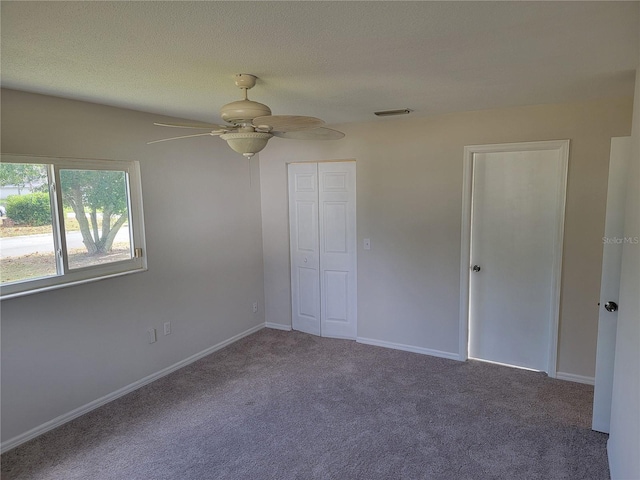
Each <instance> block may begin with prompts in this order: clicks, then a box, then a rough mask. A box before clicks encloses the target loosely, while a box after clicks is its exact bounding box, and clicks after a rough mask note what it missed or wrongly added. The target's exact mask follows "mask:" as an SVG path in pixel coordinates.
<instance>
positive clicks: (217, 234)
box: [1, 90, 264, 442]
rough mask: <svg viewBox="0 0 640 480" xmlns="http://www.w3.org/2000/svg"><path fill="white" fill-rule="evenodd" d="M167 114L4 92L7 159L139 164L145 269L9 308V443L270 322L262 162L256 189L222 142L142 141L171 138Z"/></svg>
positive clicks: (5, 346)
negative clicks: (166, 326)
mask: <svg viewBox="0 0 640 480" xmlns="http://www.w3.org/2000/svg"><path fill="white" fill-rule="evenodd" d="M158 120H164V121H168V120H170V119H169V118H166V117H164V118H162V117H159V116H157V115H151V114H147V113H141V112H135V111H130V110H123V109H118V108H112V107H106V106H101V105H96V104H90V103H84V102H77V101H70V100H64V99H59V98H54V97H47V96H41V95H33V94H28V93H23V92H17V91H11V90H3V91H2V151H3V152H4V153H26V154H39V155H50V156H67V157H88V158H104V159H123V160H139V161H140V165H141V171H142V190H143V196H144V213H145V223H146V237H147V256H148V265H149V270H148V271H147V272H144V273H138V274H133V275H128V276H124V277H119V278H114V279H109V280H102V281H99V282H95V283H91V284H86V285H82V286H76V287H69V288H63V289H61V290H56V291H51V292H47V293H39V294H34V295H29V296H26V297H22V298H18V299H12V300H5V301H2V304H1V308H2V441H3V442H6V441H8V440H10V439H12V438H14V437H16V436H17V435H20V434H22V433H24V432H25V431H27V430H29V429H31V428H33V427H36V426H39V425H41V424H43V423H44V422H47V421H49V420H52V419H54V418H55V417H57V416H59V415H62V414H65V413H67V412H69V411H71V410H73V409H75V408H78V407H81V406H83V405H85V404H87V403H89V402H91V401H93V400H95V399H98V398H100V397H102V396H104V395H107V394H109V393H111V392H113V391H115V390H117V389H119V388H122V387H124V386H127V385H129V384H131V383H133V382H135V381H137V380H139V379H141V378H143V377H145V376H147V375H150V374H153V373H155V372H157V371H159V370H161V369H163V368H165V367H168V366H170V365H172V364H174V363H176V362H178V361H180V360H183V359H185V358H187V357H189V356H191V355H193V354H196V353H198V352H200V351H202V350H204V349H206V348H208V347H210V346H212V345H216V344H218V343H220V342H222V341H225V340H227V339H229V338H231V337H233V336H234V335H237V334H239V333H241V332H244V331H246V330H248V329H250V328H251V327H254V326H257V325H260V324H262V323H263V322H264V316H263V313H262V312H263V310H262V305H263V304H264V301H263V283H262V282H263V271H262V238H261V224H260V189H259V181H258V180H259V167H258V161H257V159H255V160H253V161H252V162H251V176H252V178H253V181H252V183H251V185H250V172H249V166H248V161H247V160H246V159H244V158H243V157H241V156H240V155H238V154H236V153H234V152H232V151H231V150H230V149H229V148H228V147H227V146H226V144H225V143H224V142H222V141H219V139H212V138H210V137H202V138H193V139H189V140H182V141H180V140H178V141H175V142H169V143H162V144H156V145H146V144H145V142H147V141H149V140H154V139H158V138H163V137H168V136H173V134H175V131H173V130H171V129H162V128H160V127H155V126H153V125H152V122H154V121H158ZM253 301H258V302H259V305H260V310H259V312H258V313H257V314H253V313H252V310H251V304H252V302H253ZM165 321H171V323H172V327H173V332H172V334H171V335H170V336H167V337H165V336H163V335H162V333H161V331H162V325H163V323H164V322H165ZM149 327H155V328H157V329H159V336H158V342H157V343H155V344H151V345H150V344H148V343H147V336H146V330H147V328H149Z"/></svg>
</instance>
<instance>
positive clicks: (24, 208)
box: [0, 155, 146, 299]
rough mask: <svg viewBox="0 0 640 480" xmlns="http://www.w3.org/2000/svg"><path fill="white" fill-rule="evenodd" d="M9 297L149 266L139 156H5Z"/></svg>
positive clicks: (0, 230) (2, 286)
mask: <svg viewBox="0 0 640 480" xmlns="http://www.w3.org/2000/svg"><path fill="white" fill-rule="evenodd" d="M0 206H2V208H0V213H2V214H3V217H2V226H1V227H0V295H1V296H2V298H3V299H5V298H12V297H16V296H19V295H25V294H28V293H34V292H38V291H44V290H50V289H52V288H59V287H63V286H68V285H74V284H78V283H84V282H87V281H93V280H97V279H100V278H106V277H112V276H116V275H123V274H126V273H132V272H136V271H143V270H146V258H145V256H144V255H143V253H144V251H145V248H144V226H143V216H142V191H141V186H140V167H139V164H138V162H124V161H115V160H81V159H69V158H50V157H33V156H24V155H2V162H1V163H0Z"/></svg>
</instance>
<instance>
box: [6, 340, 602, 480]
mask: <svg viewBox="0 0 640 480" xmlns="http://www.w3.org/2000/svg"><path fill="white" fill-rule="evenodd" d="M592 401H593V387H590V386H587V385H581V384H577V383H570V382H563V381H560V380H554V379H550V378H548V377H547V376H546V375H544V374H541V373H535V372H529V371H523V370H517V369H512V368H507V367H502V366H498V365H492V364H486V363H480V362H475V361H469V362H465V363H461V362H456V361H453V360H445V359H440V358H434V357H429V356H425V355H418V354H413V353H408V352H402V351H397V350H389V349H385V348H380V347H373V346H369V345H361V344H358V343H355V342H353V341H347V340H335V339H326V338H319V337H314V336H311V335H306V334H303V333H299V332H281V331H276V330H261V331H260V332H257V333H255V334H253V335H251V336H249V337H246V338H244V339H242V340H240V341H239V342H236V343H235V344H233V345H231V346H229V347H227V348H225V349H223V350H220V351H218V352H216V353H214V354H212V355H210V356H208V357H206V358H203V359H201V360H199V361H198V362H196V363H193V364H191V365H189V366H187V367H185V368H183V369H181V370H179V371H177V372H174V373H172V374H171V375H168V376H166V377H164V378H162V379H160V380H158V381H156V382H154V383H152V384H149V385H147V386H145V387H143V388H141V389H138V390H136V391H135V392H132V393H130V394H128V395H126V396H124V397H121V398H119V399H117V400H115V401H113V402H111V403H109V404H107V405H105V406H103V407H101V408H99V409H96V410H94V411H92V412H90V413H88V414H86V415H84V416H82V417H80V418H78V419H76V420H74V421H72V422H69V423H67V424H65V425H63V426H61V427H59V428H57V429H55V430H52V431H51V432H48V433H46V434H44V435H42V436H40V437H38V438H36V439H34V440H32V441H30V442H27V443H25V444H23V445H21V446H19V447H17V448H15V449H13V450H11V451H9V452H7V453H5V454H4V455H3V456H2V467H1V471H2V479H4V480H13V479H16V480H17V479H31V480H45V479H46V480H51V479H64V480H72V479H82V480H88V479H109V480H110V479H118V480H143V479H144V480H151V479H152V480H162V479H171V480H191V479H194V480H195V479H197V480H200V479H251V480H253V479H255V480H267V479H301V480H302V479H304V480H312V479H336V480H348V479H362V480H376V479H385V480H387V479H447V480H455V479H474V480H477V479H509V480H513V479H544V480H551V479H564V480H567V479H580V480H585V479H597V480H603V479H608V478H609V470H608V465H607V455H606V440H607V435H604V434H600V433H596V432H593V431H591V430H590V422H591V405H592Z"/></svg>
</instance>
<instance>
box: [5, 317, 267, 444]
mask: <svg viewBox="0 0 640 480" xmlns="http://www.w3.org/2000/svg"><path fill="white" fill-rule="evenodd" d="M264 327H265V325H264V324H260V325H256V326H255V327H252V328H250V329H248V330H245V331H244V332H242V333H239V334H238V335H234V336H233V337H231V338H229V339H227V340H225V341H223V342H220V343H218V344H216V345H214V346H212V347H209V348H207V349H205V350H202V351H201V352H199V353H196V354H195V355H191V356H190V357H188V358H185V359H184V360H181V361H179V362H178V363H174V364H173V365H171V366H169V367H167V368H163V369H162V370H160V371H158V372H156V373H152V374H151V375H147V376H146V377H144V378H141V379H140V380H138V381H136V382H133V383H131V384H129V385H127V386H126V387H122V388H120V389H118V390H116V391H115V392H111V393H109V394H107V395H105V396H104V397H101V398H98V399H96V400H94V401H92V402H89V403H87V404H86V405H83V406H81V407H78V408H76V409H74V410H71V411H70V412H68V413H65V414H62V415H60V416H58V417H56V418H54V419H53V420H49V421H48V422H45V423H43V424H42V425H39V426H37V427H35V428H32V429H31V430H29V431H27V432H24V433H22V434H20V435H18V436H16V437H13V438H11V439H9V440H7V441H6V442H2V444H0V452H1V453H4V452H6V451H8V450H11V449H12V448H15V447H17V446H18V445H20V444H22V443H24V442H27V441H29V440H31V439H33V438H36V437H37V436H39V435H42V434H43V433H45V432H48V431H49V430H53V429H54V428H56V427H59V426H60V425H62V424H64V423H67V422H70V421H71V420H73V419H74V418H78V417H79V416H81V415H84V414H85V413H88V412H90V411H91V410H95V409H96V408H98V407H101V406H102V405H105V404H107V403H109V402H111V401H113V400H115V399H116V398H119V397H122V396H123V395H126V394H127V393H131V392H133V391H134V390H137V389H138V388H140V387H143V386H144V385H147V384H148V383H151V382H153V381H155V380H158V379H159V378H162V377H164V376H165V375H169V374H170V373H172V372H175V371H176V370H179V369H180V368H182V367H186V366H187V365H189V364H190V363H193V362H195V361H196V360H200V359H201V358H202V357H206V356H207V355H210V354H212V353H213V352H215V351H217V350H220V349H221V348H224V347H226V346H227V345H230V344H232V343H234V342H237V341H238V340H240V339H241V338H243V337H246V336H247V335H251V334H252V333H255V332H257V331H258V330H262V329H263V328H264Z"/></svg>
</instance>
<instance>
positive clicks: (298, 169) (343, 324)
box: [289, 162, 357, 338]
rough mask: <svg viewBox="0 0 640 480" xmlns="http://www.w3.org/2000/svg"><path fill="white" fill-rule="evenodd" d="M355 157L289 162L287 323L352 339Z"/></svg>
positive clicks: (294, 327)
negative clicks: (289, 247)
mask: <svg viewBox="0 0 640 480" xmlns="http://www.w3.org/2000/svg"><path fill="white" fill-rule="evenodd" d="M355 182H356V167H355V162H326V163H293V164H290V165H289V234H290V245H291V308H292V326H293V329H294V330H300V331H303V332H307V333H312V334H314V335H322V336H323V337H338V338H356V329H357V311H356V308H357V307H356V305H357V292H356V255H357V252H356V246H357V240H356V183H355Z"/></svg>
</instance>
